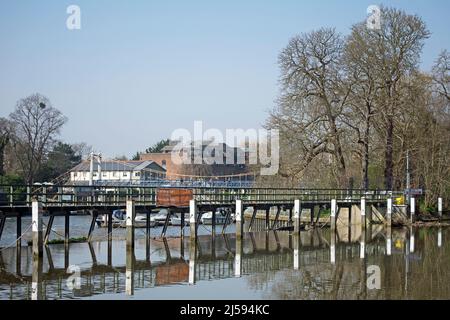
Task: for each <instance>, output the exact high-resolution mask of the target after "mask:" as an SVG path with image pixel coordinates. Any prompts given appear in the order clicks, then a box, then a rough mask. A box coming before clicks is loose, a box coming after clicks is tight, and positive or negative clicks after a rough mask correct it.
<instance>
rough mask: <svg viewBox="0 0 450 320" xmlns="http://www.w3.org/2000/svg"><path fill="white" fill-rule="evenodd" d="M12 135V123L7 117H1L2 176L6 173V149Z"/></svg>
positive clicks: (0, 157)
mask: <svg viewBox="0 0 450 320" xmlns="http://www.w3.org/2000/svg"><path fill="white" fill-rule="evenodd" d="M10 137H11V124H10V122H9V121H8V120H7V119H5V118H0V176H3V175H5V167H4V163H5V151H6V146H7V145H8V144H9V140H10Z"/></svg>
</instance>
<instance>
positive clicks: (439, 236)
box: [438, 228, 442, 248]
mask: <svg viewBox="0 0 450 320" xmlns="http://www.w3.org/2000/svg"><path fill="white" fill-rule="evenodd" d="M440 247H442V228H439V230H438V248H440Z"/></svg>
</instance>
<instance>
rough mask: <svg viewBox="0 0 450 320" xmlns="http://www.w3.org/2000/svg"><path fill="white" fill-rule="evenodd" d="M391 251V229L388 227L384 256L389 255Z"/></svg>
mask: <svg viewBox="0 0 450 320" xmlns="http://www.w3.org/2000/svg"><path fill="white" fill-rule="evenodd" d="M391 250H392V228H391V227H390V226H389V227H388V228H387V237H386V254H387V255H388V256H390V255H391Z"/></svg>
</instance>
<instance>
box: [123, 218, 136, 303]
mask: <svg viewBox="0 0 450 320" xmlns="http://www.w3.org/2000/svg"><path fill="white" fill-rule="evenodd" d="M128 228H129V227H128V226H127V229H128ZM133 242H134V241H133ZM126 255H127V256H126V269H125V292H126V295H127V296H132V295H134V261H135V256H134V250H133V247H132V246H129V245H127V248H126Z"/></svg>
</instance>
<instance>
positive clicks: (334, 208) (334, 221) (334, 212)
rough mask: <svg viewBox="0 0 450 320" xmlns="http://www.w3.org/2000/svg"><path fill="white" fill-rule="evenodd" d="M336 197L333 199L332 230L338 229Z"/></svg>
mask: <svg viewBox="0 0 450 320" xmlns="http://www.w3.org/2000/svg"><path fill="white" fill-rule="evenodd" d="M336 213H337V205H336V199H333V200H331V230H336Z"/></svg>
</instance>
